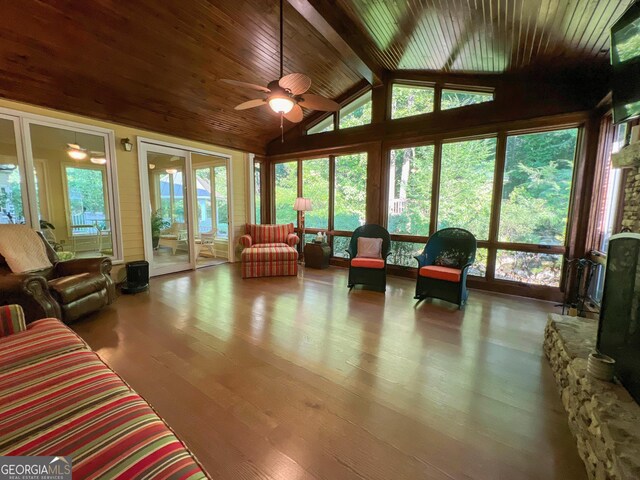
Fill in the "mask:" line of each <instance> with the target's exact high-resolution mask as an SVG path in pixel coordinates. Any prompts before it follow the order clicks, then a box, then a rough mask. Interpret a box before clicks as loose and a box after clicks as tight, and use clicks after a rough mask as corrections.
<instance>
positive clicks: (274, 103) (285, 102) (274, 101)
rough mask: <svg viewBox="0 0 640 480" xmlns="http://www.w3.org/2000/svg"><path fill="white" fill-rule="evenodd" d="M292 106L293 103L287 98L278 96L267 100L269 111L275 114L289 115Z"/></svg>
mask: <svg viewBox="0 0 640 480" xmlns="http://www.w3.org/2000/svg"><path fill="white" fill-rule="evenodd" d="M294 105H295V103H294V101H293V100H291V99H290V98H289V97H285V96H280V95H278V96H273V97H271V98H269V106H270V107H271V110H273V111H274V112H276V113H282V114H286V113H289V112H290V111H291V109H292V108H293V106H294Z"/></svg>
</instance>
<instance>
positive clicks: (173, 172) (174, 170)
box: [165, 168, 178, 175]
mask: <svg viewBox="0 0 640 480" xmlns="http://www.w3.org/2000/svg"><path fill="white" fill-rule="evenodd" d="M165 172H167V173H168V174H169V175H175V174H176V173H178V169H177V168H167V169H166V170H165Z"/></svg>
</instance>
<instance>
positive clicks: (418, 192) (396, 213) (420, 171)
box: [388, 145, 434, 236]
mask: <svg viewBox="0 0 640 480" xmlns="http://www.w3.org/2000/svg"><path fill="white" fill-rule="evenodd" d="M433 151H434V148H433V145H427V146H421V147H410V148H402V149H398V150H391V156H390V165H389V211H388V230H389V232H390V233H402V234H408V235H425V236H427V235H429V225H430V218H431V189H432V176H433Z"/></svg>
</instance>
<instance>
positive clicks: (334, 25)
mask: <svg viewBox="0 0 640 480" xmlns="http://www.w3.org/2000/svg"><path fill="white" fill-rule="evenodd" d="M287 1H288V2H289V3H290V4H291V6H292V7H293V8H295V9H296V10H297V11H298V13H299V14H300V15H302V16H303V17H304V18H305V20H306V21H307V22H309V23H310V24H311V25H312V26H313V27H314V28H315V29H316V30H317V31H318V32H319V33H320V35H322V36H323V37H324V38H325V39H326V40H327V41H328V42H329V43H330V44H331V45H332V46H333V48H335V49H336V50H337V51H338V53H339V54H340V55H341V57H342V60H343V61H344V63H345V64H346V65H347V66H348V67H349V68H351V69H352V70H353V71H354V72H357V73H358V74H359V75H361V76H362V78H364V79H365V80H367V82H369V83H370V84H371V85H379V84H380V83H381V81H382V72H383V69H382V68H381V67H380V65H378V63H377V62H376V61H374V60H373V58H372V57H371V56H370V55H369V53H368V52H367V51H366V49H365V48H363V45H365V44H366V43H367V42H368V40H367V39H365V38H363V36H362V35H361V34H360V31H359V29H358V27H357V26H356V25H355V24H353V22H351V21H350V20H349V19H348V18H347V16H346V14H345V13H344V12H342V11H340V9H339V8H338V7H337V6H336V4H335V2H330V1H328V0H287Z"/></svg>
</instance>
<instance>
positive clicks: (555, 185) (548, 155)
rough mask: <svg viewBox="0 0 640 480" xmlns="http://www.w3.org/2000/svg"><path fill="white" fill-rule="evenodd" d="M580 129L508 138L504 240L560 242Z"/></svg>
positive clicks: (501, 216)
mask: <svg viewBox="0 0 640 480" xmlns="http://www.w3.org/2000/svg"><path fill="white" fill-rule="evenodd" d="M577 138H578V129H577V128H572V129H568V130H556V131H553V132H543V133H532V134H527V135H513V136H509V137H508V138H507V156H506V162H505V168H504V184H503V188H502V209H501V212H500V234H499V240H500V241H502V242H513V243H530V244H542V245H563V244H564V240H565V233H566V227H567V215H568V211H569V200H570V196H571V183H572V178H573V166H574V160H575V154H576V141H577Z"/></svg>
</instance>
